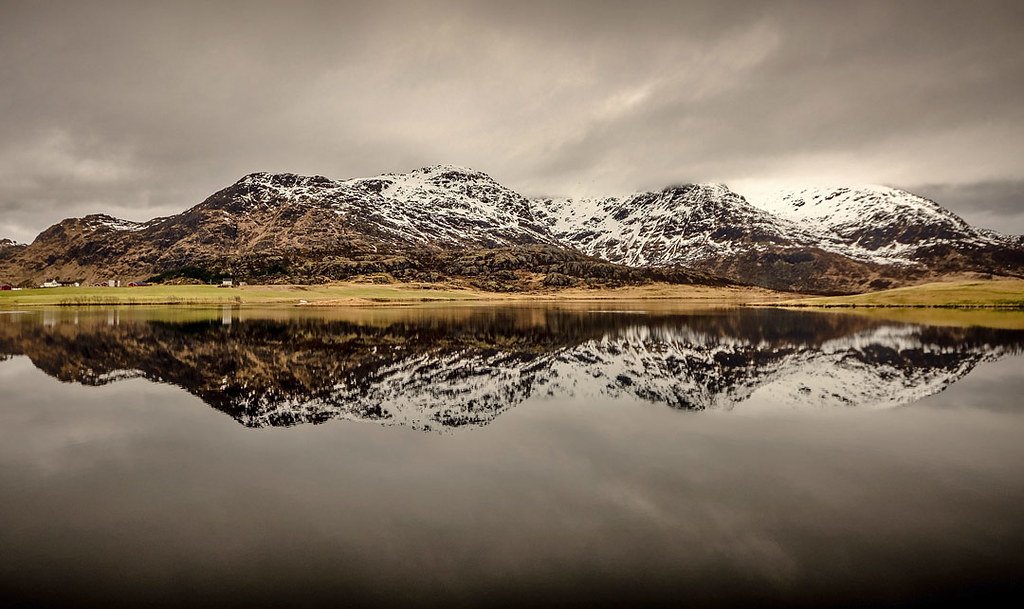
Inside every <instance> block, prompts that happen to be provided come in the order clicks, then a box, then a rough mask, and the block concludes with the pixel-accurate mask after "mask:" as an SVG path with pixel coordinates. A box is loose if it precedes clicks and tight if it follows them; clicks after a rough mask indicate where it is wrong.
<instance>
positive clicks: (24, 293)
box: [0, 279, 1024, 311]
mask: <svg viewBox="0 0 1024 609" xmlns="http://www.w3.org/2000/svg"><path fill="white" fill-rule="evenodd" d="M603 301H608V302H611V301H661V302H664V303H672V304H680V305H709V306H710V305H715V306H773V307H779V306H781V307H787V308H789V307H793V308H802V309H986V310H1009V311H1019V310H1024V280H1020V279H996V280H981V281H979V280H962V281H947V282H941V283H929V284H923V285H918V286H910V287H905V288H897V289H893V290H884V291H880V292H871V293H867V294H856V295H852V296H826V297H810V296H797V295H794V294H788V293H782V292H773V291H771V290H766V289H761V288H753V287H711V286H699V285H669V284H650V285H644V286H629V287H621V288H607V289H585V288H564V289H557V290H548V291H538V292H513V293H497V292H483V291H480V290H474V289H470V288H466V287H463V286H458V285H443V284H419V283H408V284H368V283H355V282H341V283H333V284H326V285H313V286H310V285H253V286H241V287H233V288H221V287H218V286H211V285H154V286H147V287H133V288H127V287H123V288H99V287H80V288H73V287H69V288H46V289H43V288H36V289H26V290H20V291H8V292H0V309H10V308H20V307H61V306H68V307H82V306H146V305H162V306H175V305H180V306H202V305H238V306H246V305H249V306H252V305H260V306H267V305H280V306H308V307H345V306H383V305H390V306H393V305H412V304H421V303H503V302H507V303H515V302H603Z"/></svg>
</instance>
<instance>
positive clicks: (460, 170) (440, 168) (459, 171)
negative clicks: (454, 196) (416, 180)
mask: <svg viewBox="0 0 1024 609" xmlns="http://www.w3.org/2000/svg"><path fill="white" fill-rule="evenodd" d="M409 173H411V174H422V175H430V176H437V175H445V174H451V175H455V176H463V177H467V178H487V179H491V176H489V175H487V174H486V173H484V172H482V171H477V170H476V169H473V168H470V167H464V166H462V165H452V164H450V163H439V164H437V165H429V166H427V167H420V168H419V169H414V170H413V171H410V172H409Z"/></svg>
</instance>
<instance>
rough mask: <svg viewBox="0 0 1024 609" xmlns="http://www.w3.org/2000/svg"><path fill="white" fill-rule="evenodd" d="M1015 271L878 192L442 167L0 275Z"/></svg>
mask: <svg viewBox="0 0 1024 609" xmlns="http://www.w3.org/2000/svg"><path fill="white" fill-rule="evenodd" d="M965 272H976V273H988V274H998V275H1013V276H1021V275H1024V241H1022V239H1021V237H1007V236H1004V235H999V234H997V233H994V232H991V231H986V230H981V229H977V228H974V227H972V226H970V225H969V224H967V223H966V222H965V221H964V220H962V219H961V218H959V217H957V216H956V215H955V214H953V213H952V212H949V211H948V210H946V209H944V208H942V207H941V206H939V205H938V204H936V203H934V202H932V201H928V200H926V199H923V198H921V197H917V196H915V195H912V194H910V193H907V192H904V191H900V190H896V189H891V188H886V187H879V186H867V187H859V188H831V189H826V188H814V189H791V190H786V191H779V192H772V193H762V194H758V195H756V196H753V197H750V198H746V197H744V196H742V195H740V194H738V193H736V192H733V191H732V190H730V189H729V188H728V187H726V186H724V185H722V184H688V185H682V186H673V187H670V188H666V189H664V190H662V191H659V192H644V193H638V194H634V195H630V196H627V197H610V198H598V199H552V198H536V199H526V198H525V197H523V196H522V195H520V194H518V193H516V192H515V191H513V190H511V189H509V188H506V187H504V186H502V185H501V184H499V183H497V182H496V181H495V180H493V179H492V178H490V177H489V176H487V175H486V174H483V173H481V172H478V171H474V170H471V169H465V168H460V167H454V166H450V165H437V166H433V167H427V168H423V169H419V170H416V171H412V172H410V173H406V174H384V175H380V176H376V177H372V178H360V179H350V180H331V179H328V178H325V177H321V176H313V177H304V176H298V175H294V174H268V173H255V174H250V175H247V176H245V177H243V178H242V179H240V180H239V181H238V182H236V183H235V184H232V185H231V186H229V187H227V188H225V189H223V190H221V191H219V192H217V193H215V194H213V195H212V196H210V197H209V198H208V199H206V200H205V201H203V202H202V203H200V204H198V205H196V206H194V207H192V208H190V209H188V210H186V211H184V212H182V213H181V214H177V215H174V216H170V217H167V218H156V219H154V220H150V221H148V222H145V223H136V222H130V221H126V220H120V219H117V218H112V217H110V216H105V215H92V216H86V217H84V218H72V219H68V220H65V221H63V222H61V223H59V224H56V225H54V226H52V227H50V228H48V229H46V230H45V231H43V232H42V233H41V234H40V235H39V236H38V237H37V238H36V239H35V241H34V242H33V243H32V244H31V245H29V246H24V247H22V246H15V245H13V244H12V245H7V246H0V279H5V280H14V281H16V282H19V283H23V284H31V283H38V282H40V281H43V280H46V279H52V278H56V279H65V280H76V281H86V282H90V281H99V280H106V279H109V278H120V279H122V280H130V279H147V278H150V277H153V276H155V277H156V278H157V279H161V280H167V279H174V278H176V277H180V276H187V277H193V278H197V279H209V278H214V277H218V276H221V275H233V276H235V277H236V278H239V279H245V280H249V281H260V282H293V283H306V282H321V281H327V280H331V279H345V278H351V277H355V276H360V275H379V276H380V280H382V281H389V280H392V279H397V280H421V281H440V280H449V279H452V278H459V279H460V280H465V281H467V282H469V283H470V284H471V285H474V286H476V287H481V288H484V289H493V290H519V289H533V288H538V287H544V286H564V285H580V284H585V285H621V284H623V283H638V282H647V281H670V282H682V283H722V282H724V281H732V282H738V283H748V284H755V285H759V286H764V287H769V288H774V289H782V290H794V291H803V292H816V293H850V292H859V291H866V290H871V289H881V288H886V287H892V286H896V285H901V284H905V283H908V282H913V281H921V280H925V279H934V278H938V277H942V276H945V275H951V274H958V273H965Z"/></svg>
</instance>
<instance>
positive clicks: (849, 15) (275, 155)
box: [0, 0, 1024, 240]
mask: <svg viewBox="0 0 1024 609" xmlns="http://www.w3.org/2000/svg"><path fill="white" fill-rule="evenodd" d="M0 13H2V14H0V83H2V87H0V236H8V235H9V236H13V237H16V238H19V239H22V240H26V239H30V238H31V237H32V236H33V235H34V234H35V233H36V232H38V231H39V230H40V229H41V228H43V227H45V226H46V225H47V224H49V223H52V222H54V221H57V220H59V219H60V218H63V217H65V216H69V215H79V214H84V213H88V212H94V211H105V212H108V213H114V214H116V215H121V216H126V217H129V218H133V219H143V218H148V217H151V216H153V215H160V214H166V213H172V212H175V211H179V210H181V209H183V208H185V207H187V206H189V205H191V204H194V203H196V202H197V201H199V200H201V199H202V198H203V197H205V196H206V195H207V194H209V193H210V192H212V191H213V190H216V189H217V188H219V187H222V186H224V185H225V184H228V183H230V182H232V181H234V180H235V179H237V178H238V177H239V176H241V175H243V174H245V173H248V172H251V171H257V170H268V171H295V172H299V173H307V174H312V173H319V174H324V175H328V176H332V177H339V178H340V177H348V176H357V175H369V174H375V173H379V172H383V171H402V170H407V169H411V168H414V167H416V166H420V165H426V164H432V163H437V162H452V163H459V164H463V165H469V166H473V167H476V168H479V169H482V170H484V171H487V172H488V173H490V174H492V175H493V176H494V177H495V178H496V179H498V180H500V181H502V182H504V183H506V184H508V185H510V186H512V187H514V188H517V189H519V190H521V191H524V192H526V193H528V194H539V193H566V194H573V193H588V192H589V193H595V192H618V191H625V190H633V189H638V188H654V187H660V186H662V185H664V184H667V183H674V182H679V181H682V180H699V181H710V180H722V181H727V182H729V183H730V184H731V185H732V186H733V187H735V188H740V189H742V187H744V186H747V185H758V184H763V183H767V182H772V181H777V180H781V181H832V182H882V183H888V184H894V185H901V186H906V185H914V184H946V185H949V188H950V189H952V190H949V192H952V191H953V190H956V189H960V191H962V192H967V191H969V190H970V189H971V186H970V185H971V184H975V183H977V184H982V183H989V184H994V183H1005V182H1006V181H1008V180H1009V181H1017V180H1020V179H1021V161H1020V159H1022V158H1024V143H1022V142H1024V127H1022V126H1024V106H1022V105H1021V104H1020V103H1019V100H1020V99H1021V98H1022V94H1024V43H1022V42H1021V40H1022V38H1024V36H1022V35H1021V34H1022V33H1024V9H1022V8H1021V4H1020V3H1018V2H934V1H920V2H827V1H814V2H753V1H751V2H729V1H726V2H601V1H596V2H582V1H575V2H573V1H566V2H556V1H547V2H540V1H537V2H532V1H526V2H405V3H403V2H372V3H370V2H367V3H352V2H349V3H346V2H276V3H272V2H220V3H213V2H195V3H186V2H177V3H156V2H154V3H144V2H71V1H69V2H39V1H35V2H28V1H25V2H10V1H8V2H3V1H2V0H0ZM978 188H981V187H980V186H979V187H978ZM960 191H958V192H960ZM936 198H937V200H939V201H940V202H941V203H948V204H950V205H951V206H953V207H954V209H960V210H961V211H964V212H965V213H967V212H971V213H973V210H975V209H979V206H983V205H984V204H985V199H984V197H981V198H980V199H977V200H976V201H975V202H974V203H971V202H969V200H968V198H966V197H959V198H957V199H956V200H955V201H954V200H953V197H952V195H951V198H950V201H944V200H943V199H942V196H940V195H936ZM957 205H961V206H962V209H961V208H959V207H957ZM1007 205H1009V206H1008V207H1007V206H1003V207H999V206H996V207H992V209H989V211H988V212H986V213H989V214H992V215H991V218H992V220H991V221H992V222H998V221H999V219H1000V218H1003V217H1006V218H1010V217H1015V216H1017V215H1019V213H1018V212H1017V211H1016V210H1017V209H1018V207H1014V206H1013V204H1012V203H1010V204H1007ZM990 207H991V205H990Z"/></svg>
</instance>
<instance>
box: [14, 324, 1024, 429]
mask: <svg viewBox="0 0 1024 609" xmlns="http://www.w3.org/2000/svg"><path fill="white" fill-rule="evenodd" d="M69 315H70V314H69ZM143 319H144V318H140V320H135V321H132V320H131V319H121V318H110V317H107V316H103V315H98V316H93V317H82V318H79V317H70V316H65V317H63V318H61V317H59V316H58V317H53V318H50V319H45V318H43V319H36V320H28V319H23V320H20V321H18V322H16V323H15V322H10V323H0V357H3V356H18V355H23V356H28V357H30V358H31V359H32V361H33V362H34V364H35V365H36V366H37V367H38V368H40V369H42V370H43V371H45V372H47V373H48V374H50V375H52V376H54V377H56V378H58V379H61V380H63V381H71V382H78V383H83V384H87V385H105V384H108V383H112V382H118V381H123V380H126V379H131V378H146V379H149V380H151V381H155V382H163V383H170V384H174V385H178V386H180V387H182V388H184V389H185V390H187V391H189V392H190V393H192V394H194V395H196V396H198V397H199V398H201V399H202V400H204V401H205V402H206V403H207V404H209V405H211V406H213V407H214V408H217V409H219V410H222V411H224V412H225V413H227V414H229V415H230V416H232V417H234V418H235V419H236V420H238V421H239V422H240V423H242V424H244V425H246V426H250V427H263V426H287V425H295V424H299V423H310V422H311V423H318V422H324V421H327V420H332V419H349V420H368V421H376V422H379V423H383V424H388V425H404V426H409V427H413V428H417V429H444V428H462V427H473V426H479V425H485V424H487V423H489V422H491V421H493V420H494V419H495V418H496V417H498V416H499V415H500V414H501V413H503V412H506V411H507V410H508V409H510V408H512V407H514V406H516V405H518V404H520V403H522V402H524V401H526V400H528V399H531V398H550V397H557V398H559V399H574V400H578V401H586V400H594V401H595V403H596V402H608V401H620V402H627V403H639V404H658V405H663V406H667V407H672V408H678V409H685V410H733V409H761V410H763V409H779V408H782V409H790V408H815V409H817V408H849V407H856V408H875V409H877V408H891V407H895V406H899V405H903V404H908V403H910V402H913V401H915V400H917V399H920V398H923V397H925V396H927V395H931V394H933V393H936V392H938V391H941V390H943V389H944V388H945V387H947V386H948V385H949V384H951V383H953V382H955V381H956V380H957V379H959V378H961V377H962V376H963V375H965V374H966V373H967V372H969V371H970V370H972V369H973V368H974V367H975V366H976V365H977V364H979V363H980V362H984V361H993V360H996V359H999V358H1002V357H1005V356H1007V355H1011V354H1020V353H1021V352H1022V350H1024V333H1022V332H1019V331H1016V332H1015V331H995V330H985V329H980V328H969V329H962V328H938V327H923V326H915V325H909V324H899V323H892V322H879V321H873V320H870V319H867V318H858V317H852V316H828V317H822V316H816V317H813V319H812V315H811V314H808V313H795V312H790V311H754V312H752V311H745V312H743V313H742V314H740V313H737V312H729V313H714V312H708V313H704V314H699V315H678V314H674V315H653V316H652V315H642V314H629V313H622V312H620V313H610V312H605V313H600V312H590V313H576V312H572V311H564V310H550V309H549V310H534V311H523V310H508V309H500V310H479V309H478V310H474V311H463V312H462V313H461V314H458V315H453V316H451V317H444V316H441V317H439V316H437V315H436V312H435V314H434V315H428V314H426V313H424V312H422V311H421V312H419V313H418V314H417V313H410V314H409V316H408V317H400V318H397V319H390V320H389V319H387V318H386V317H377V318H375V319H374V321H373V323H359V322H355V321H344V320H336V321H323V320H318V319H309V320H303V319H292V320H289V321H282V320H267V319H247V320H244V321H238V320H235V321H234V322H233V323H231V324H230V325H228V324H225V323H224V322H223V321H222V320H211V321H206V322H191V323H163V322H151V321H144V320H143ZM811 328H813V330H810V329H811Z"/></svg>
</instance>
